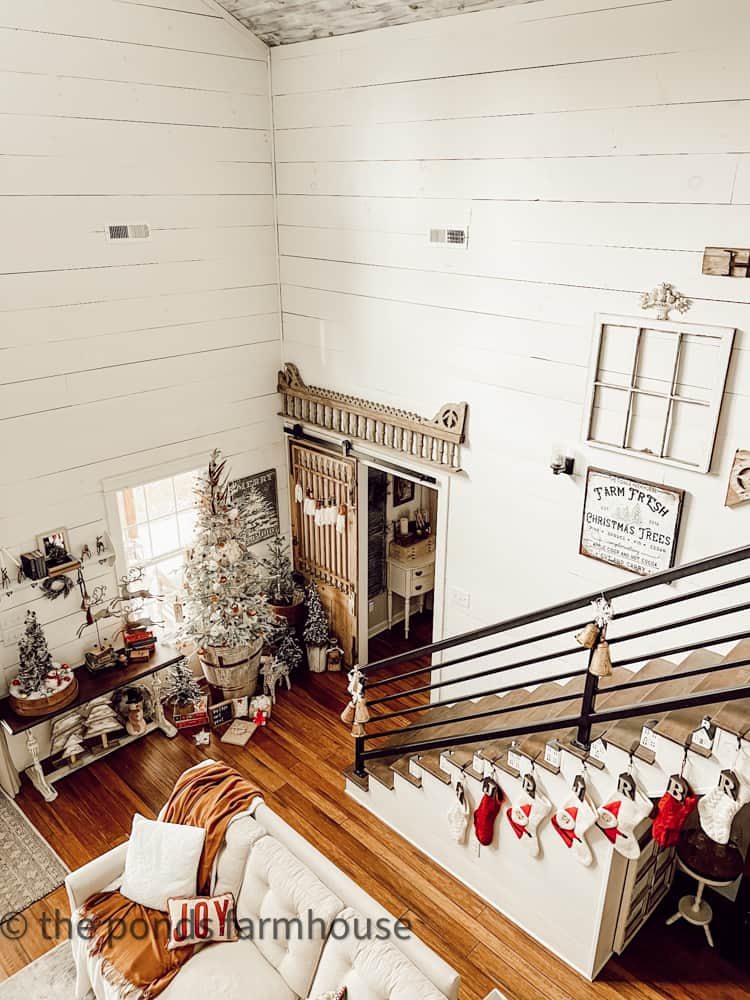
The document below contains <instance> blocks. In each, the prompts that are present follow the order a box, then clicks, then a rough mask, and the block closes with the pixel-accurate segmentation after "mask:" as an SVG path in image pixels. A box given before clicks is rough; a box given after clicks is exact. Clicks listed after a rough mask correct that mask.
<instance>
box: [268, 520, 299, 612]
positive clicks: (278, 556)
mask: <svg viewBox="0 0 750 1000" xmlns="http://www.w3.org/2000/svg"><path fill="white" fill-rule="evenodd" d="M261 566H262V567H263V576H264V584H265V588H266V592H267V594H268V600H269V601H270V602H271V604H275V605H276V606H277V607H289V606H290V605H291V604H293V603H294V597H295V592H296V590H297V588H296V587H295V585H294V574H293V572H292V562H291V559H290V558H289V546H288V544H287V543H286V541H285V540H284V537H283V535H274V537H273V538H272V539H271V540H270V541H269V543H268V554H267V555H266V557H265V558H264V559H261Z"/></svg>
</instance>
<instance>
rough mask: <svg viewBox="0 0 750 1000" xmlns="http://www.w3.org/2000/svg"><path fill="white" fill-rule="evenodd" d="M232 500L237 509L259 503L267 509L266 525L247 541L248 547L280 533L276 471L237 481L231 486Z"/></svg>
mask: <svg viewBox="0 0 750 1000" xmlns="http://www.w3.org/2000/svg"><path fill="white" fill-rule="evenodd" d="M229 495H230V499H231V501H232V503H233V504H234V505H235V506H237V507H242V506H244V505H245V504H248V503H253V502H258V500H259V501H260V502H261V503H262V504H263V505H264V506H265V507H266V514H267V518H266V523H265V525H264V526H263V527H261V528H258V530H257V531H254V532H253V533H252V535H250V537H249V538H248V539H247V544H248V545H257V544H258V542H262V541H265V539H266V538H273V536H274V535H276V534H278V532H279V524H280V522H279V491H278V488H277V485H276V469H267V470H266V471H265V472H255V473H253V475H252V476H244V477H243V478H242V479H235V480H233V482H232V483H231V485H230V492H229Z"/></svg>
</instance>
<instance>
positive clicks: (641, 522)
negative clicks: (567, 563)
mask: <svg viewBox="0 0 750 1000" xmlns="http://www.w3.org/2000/svg"><path fill="white" fill-rule="evenodd" d="M684 497H685V493H684V491H683V490H677V489H672V488H671V487H669V486H659V485H658V484H656V483H649V482H644V481H642V480H640V479H631V478H629V477H627V476H619V475H617V474H616V473H614V472H605V471H604V470H603V469H589V470H588V476H587V478H586V498H585V500H584V505H583V524H582V526H581V547H580V552H581V555H584V556H589V557H590V558H591V559H598V560H600V561H601V562H606V563H611V565H613V566H620V567H622V568H623V569H627V570H629V571H630V572H631V573H638V574H639V575H640V576H649V575H650V574H651V573H658V572H659V571H660V570H665V569H669V567H670V566H673V565H674V559H675V551H676V548H677V536H678V533H679V530H680V518H681V516H682V504H683V500H684Z"/></svg>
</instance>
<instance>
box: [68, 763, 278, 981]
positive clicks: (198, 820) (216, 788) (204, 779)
mask: <svg viewBox="0 0 750 1000" xmlns="http://www.w3.org/2000/svg"><path fill="white" fill-rule="evenodd" d="M259 794H260V792H259V791H258V789H257V788H254V787H253V786H252V785H251V784H250V783H249V782H248V781H246V780H245V779H244V778H242V777H241V776H240V775H239V774H238V773H237V772H236V771H235V770H233V769H232V768H231V767H227V765H226V764H220V763H215V764H206V765H205V766H204V767H199V768H197V769H196V770H193V771H190V772H189V773H187V774H183V775H182V777H181V778H180V779H179V780H178V782H177V784H176V785H175V787H174V791H173V792H172V795H171V796H170V799H169V802H168V803H167V807H166V811H165V813H164V816H163V817H162V819H163V820H164V822H166V823H180V824H182V825H184V826H202V827H203V828H204V829H205V831H206V840H205V843H204V846H203V854H202V855H201V861H200V865H199V867H198V895H201V896H206V895H208V894H209V893H210V890H211V885H210V882H211V872H212V869H213V864H214V860H215V858H216V855H217V854H218V852H219V848H220V847H221V845H222V844H223V842H224V835H225V833H226V830H227V827H228V826H229V824H230V822H231V820H232V818H233V817H234V816H236V815H237V813H239V812H242V811H243V810H245V809H247V808H249V806H250V803H251V801H252V799H253V797H254V796H256V795H259ZM81 915H82V917H84V918H87V919H88V920H90V921H91V925H90V926H91V927H92V932H91V939H90V944H89V954H90V955H97V956H100V957H101V958H102V959H103V962H104V964H103V966H102V972H103V975H104V978H105V979H106V980H107V982H109V983H112V985H113V986H116V987H117V988H118V989H119V990H120V992H121V994H122V996H123V997H126V998H128V1000H152V998H153V997H157V996H158V995H159V994H160V993H161V992H163V991H164V990H165V989H166V988H167V986H169V984H170V983H171V981H172V980H173V979H174V977H175V976H176V975H177V973H178V972H179V971H180V969H181V967H182V966H183V965H184V964H185V962H187V961H188V959H189V958H191V957H192V955H193V952H194V950H195V949H194V948H193V947H192V946H188V947H186V948H178V949H176V950H175V951H169V950H168V949H167V944H168V942H169V926H168V920H167V915H166V914H165V913H162V912H161V911H159V910H150V909H148V908H147V907H145V906H141V905H140V904H139V903H133V902H131V901H130V900H129V899H126V898H125V896H123V895H122V894H121V893H119V892H98V893H96V894H95V895H93V896H91V897H90V898H89V899H88V900H87V901H86V903H85V905H84V907H83V909H82V914H81ZM118 928H125V929H126V930H125V931H124V936H121V935H122V932H121V931H120V932H118ZM129 928H133V929H134V933H133V932H129V931H128V930H127V929H129Z"/></svg>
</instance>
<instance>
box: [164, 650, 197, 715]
mask: <svg viewBox="0 0 750 1000" xmlns="http://www.w3.org/2000/svg"><path fill="white" fill-rule="evenodd" d="M164 693H165V701H171V702H174V703H175V704H179V705H184V704H186V703H188V702H194V701H197V699H198V698H200V697H201V696H202V695H203V691H202V690H201V686H200V684H199V683H198V682H197V681H196V679H195V678H194V677H193V671H192V670H191V669H190V664H189V663H188V661H187V660H186V659H185V657H184V656H183V657H182V659H181V660H178V661H177V663H175V664H174V666H173V667H172V668H171V669H170V671H169V673H168V674H167V679H166V682H165V684H164Z"/></svg>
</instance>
